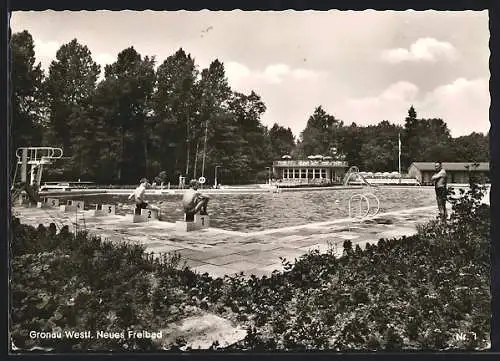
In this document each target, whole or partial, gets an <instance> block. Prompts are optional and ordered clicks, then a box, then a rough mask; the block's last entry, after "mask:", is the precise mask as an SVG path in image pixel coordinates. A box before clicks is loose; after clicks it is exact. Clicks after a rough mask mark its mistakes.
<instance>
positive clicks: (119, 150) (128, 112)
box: [99, 47, 155, 183]
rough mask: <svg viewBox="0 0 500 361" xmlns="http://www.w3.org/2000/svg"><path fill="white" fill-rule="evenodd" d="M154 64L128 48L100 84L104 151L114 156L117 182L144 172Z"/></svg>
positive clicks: (107, 70)
mask: <svg viewBox="0 0 500 361" xmlns="http://www.w3.org/2000/svg"><path fill="white" fill-rule="evenodd" d="M154 64H155V59H154V57H148V56H145V57H144V58H142V57H141V55H140V54H139V53H138V52H137V51H136V50H135V49H134V47H130V48H127V49H125V50H123V51H121V52H120V53H119V54H118V59H117V61H116V62H114V63H113V64H111V65H107V66H106V68H105V79H104V81H103V82H102V83H101V84H100V86H99V96H100V97H101V104H100V109H101V114H103V115H104V116H105V117H103V119H104V121H105V122H106V123H107V125H106V129H107V130H108V145H107V149H106V151H107V152H108V154H111V155H113V156H115V157H116V158H115V159H117V164H116V168H115V171H116V179H117V180H118V181H119V182H127V183H136V182H137V181H138V179H137V178H138V176H139V177H140V176H141V174H142V176H144V175H146V163H147V162H146V156H147V150H146V149H147V132H146V123H147V122H148V118H149V114H150V111H151V109H150V99H151V97H152V94H153V88H154V85H155V70H154ZM151 175H153V174H151Z"/></svg>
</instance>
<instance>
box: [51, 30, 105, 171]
mask: <svg viewBox="0 0 500 361" xmlns="http://www.w3.org/2000/svg"><path fill="white" fill-rule="evenodd" d="M99 73H100V66H99V65H98V64H97V63H96V62H95V61H94V60H93V59H92V54H91V52H90V50H89V49H88V47H87V46H85V45H82V44H80V43H78V41H77V40H76V39H73V40H72V41H71V42H69V43H67V44H64V45H62V46H61V47H60V48H59V50H58V51H57V53H56V59H55V60H54V61H53V62H52V63H51V65H50V68H49V75H48V77H47V79H46V82H45V84H44V86H45V90H46V95H47V104H48V109H49V112H50V118H49V132H48V134H47V135H48V137H47V138H48V140H49V141H50V142H51V143H52V144H57V145H59V146H61V147H62V148H63V150H64V152H65V154H66V155H69V156H70V157H71V158H70V159H71V160H70V161H69V162H67V163H66V164H65V168H66V169H70V170H71V171H70V175H72V176H76V177H80V176H91V177H93V174H87V171H88V170H89V169H90V168H89V166H90V165H91V164H92V163H93V162H94V161H95V160H96V159H95V153H94V152H93V138H94V130H95V124H94V121H93V119H92V118H91V117H90V116H89V112H90V109H91V106H92V103H91V99H92V97H93V95H94V92H95V87H96V82H97V78H98V76H99Z"/></svg>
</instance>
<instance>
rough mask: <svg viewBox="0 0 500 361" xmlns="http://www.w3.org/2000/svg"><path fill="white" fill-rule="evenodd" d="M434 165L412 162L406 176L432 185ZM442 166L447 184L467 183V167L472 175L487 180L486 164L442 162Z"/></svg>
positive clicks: (432, 163) (487, 169) (487, 168)
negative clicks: (475, 165)
mask: <svg viewBox="0 0 500 361" xmlns="http://www.w3.org/2000/svg"><path fill="white" fill-rule="evenodd" d="M434 164H435V163H434V162H414V163H412V164H411V165H410V167H409V168H408V176H409V177H411V178H416V179H418V181H419V182H420V183H421V184H423V185H429V184H432V181H431V177H432V175H433V174H434V173H435V172H436V171H435V170H434ZM474 164H477V167H474ZM442 165H443V168H444V170H445V171H446V174H447V175H448V183H469V173H468V172H469V171H468V170H467V167H469V170H470V171H471V172H472V173H474V174H476V175H480V176H483V177H485V178H486V179H489V173H490V164H489V163H487V162H481V163H467V162H460V163H458V162H456V163H447V162H443V164H442Z"/></svg>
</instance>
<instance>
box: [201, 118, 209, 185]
mask: <svg viewBox="0 0 500 361" xmlns="http://www.w3.org/2000/svg"><path fill="white" fill-rule="evenodd" d="M207 136H208V119H207V120H206V121H205V144H204V145H203V162H202V165H201V176H202V177H204V176H205V156H206V155H207Z"/></svg>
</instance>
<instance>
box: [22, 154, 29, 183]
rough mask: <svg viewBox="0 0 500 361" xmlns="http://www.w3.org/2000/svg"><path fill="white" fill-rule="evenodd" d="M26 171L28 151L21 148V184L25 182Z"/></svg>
mask: <svg viewBox="0 0 500 361" xmlns="http://www.w3.org/2000/svg"><path fill="white" fill-rule="evenodd" d="M27 171H28V149H26V148H23V154H22V158H21V182H26V178H27V174H26V173H27Z"/></svg>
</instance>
